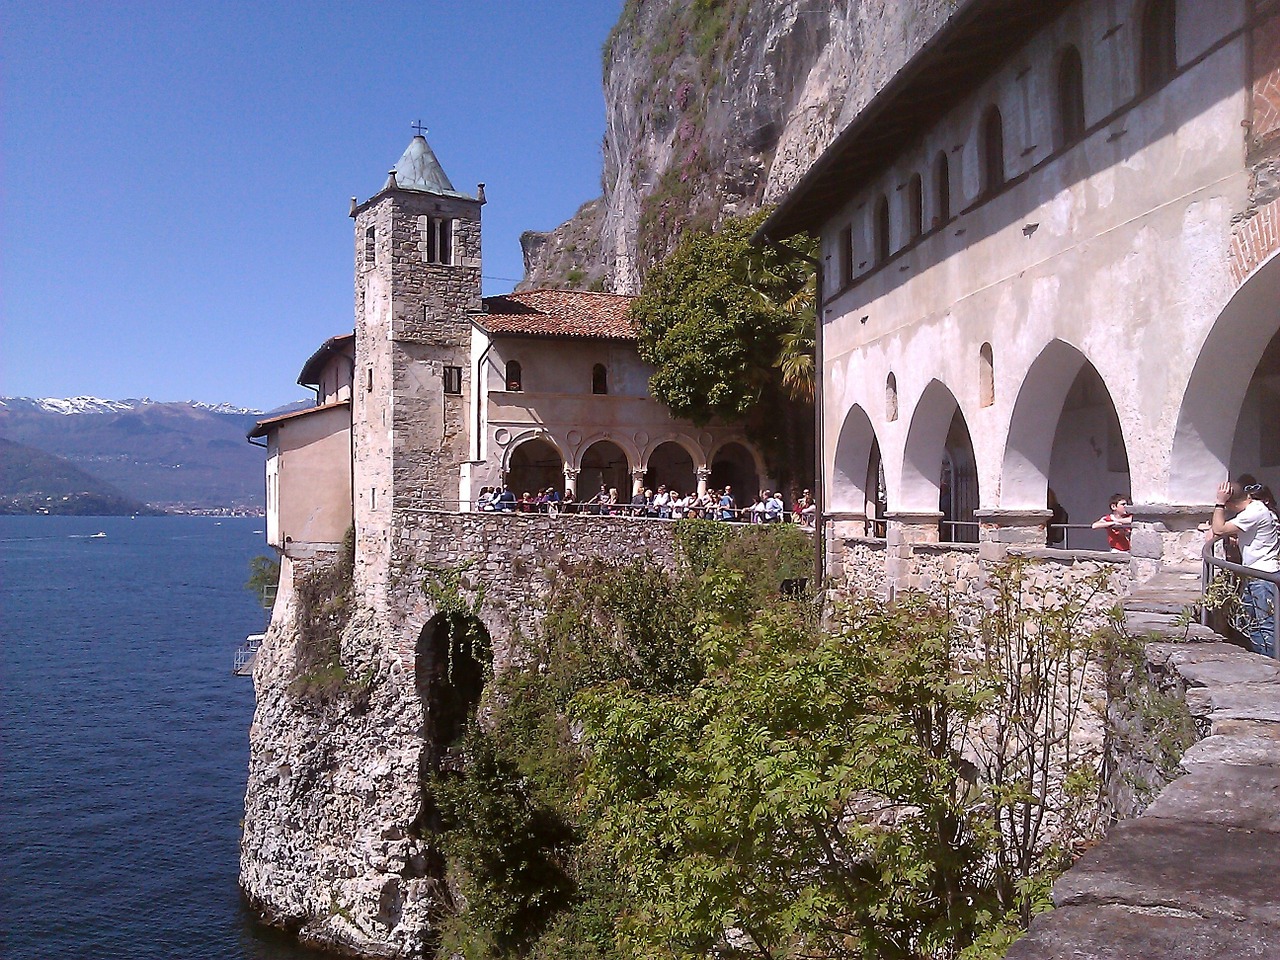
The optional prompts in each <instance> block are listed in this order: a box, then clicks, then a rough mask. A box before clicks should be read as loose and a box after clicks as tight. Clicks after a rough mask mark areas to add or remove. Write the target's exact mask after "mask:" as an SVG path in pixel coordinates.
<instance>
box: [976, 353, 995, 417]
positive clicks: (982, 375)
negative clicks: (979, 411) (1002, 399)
mask: <svg viewBox="0 0 1280 960" xmlns="http://www.w3.org/2000/svg"><path fill="white" fill-rule="evenodd" d="M978 402H979V403H980V404H981V405H982V406H984V407H989V406H991V405H992V404H993V403H995V402H996V370H995V361H994V359H993V358H992V355H991V344H989V343H984V344H983V345H982V349H981V350H979V351H978Z"/></svg>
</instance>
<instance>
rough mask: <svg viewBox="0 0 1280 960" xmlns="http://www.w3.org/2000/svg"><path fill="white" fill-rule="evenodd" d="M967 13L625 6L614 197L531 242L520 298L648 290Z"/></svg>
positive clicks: (776, 2) (608, 170)
mask: <svg viewBox="0 0 1280 960" xmlns="http://www.w3.org/2000/svg"><path fill="white" fill-rule="evenodd" d="M954 9H955V4H954V3H953V2H948V0H920V2H914V3H897V2H893V0H843V2H834V3H821V4H817V3H803V2H798V0H731V2H726V3H724V4H722V5H720V6H718V7H716V8H715V9H713V10H710V11H705V10H700V9H695V6H694V4H693V3H692V0H645V2H643V3H642V2H639V0H628V3H627V4H626V6H625V8H624V10H623V13H622V17H621V19H620V20H619V22H618V24H617V26H616V27H615V28H614V31H613V33H612V34H611V35H610V37H609V41H608V43H607V44H606V45H605V50H604V85H605V112H606V118H605V129H606V132H605V140H604V176H603V184H604V195H603V196H602V197H600V198H599V199H597V200H595V201H592V202H590V203H588V204H586V205H584V206H583V207H582V208H581V209H580V210H579V211H578V213H577V214H575V216H574V217H573V218H572V219H570V220H569V221H567V222H566V223H564V224H562V225H561V226H560V227H558V228H556V229H555V230H553V231H551V232H549V233H544V234H526V235H525V238H524V239H523V240H522V243H523V246H524V251H525V280H524V282H523V283H522V284H521V288H522V289H527V288H530V287H534V286H590V285H592V284H594V285H595V286H596V288H597V289H600V288H602V289H606V290H610V291H613V292H616V293H635V292H637V291H638V289H639V285H640V281H641V279H642V277H643V276H644V274H645V273H646V272H647V270H648V269H649V268H650V267H652V266H653V265H654V264H655V263H656V262H658V261H659V260H661V259H662V257H663V256H664V255H665V254H666V253H667V252H668V251H669V250H671V249H672V247H673V246H674V245H675V242H676V240H677V239H678V237H679V236H680V234H681V233H682V232H683V231H684V230H686V229H690V228H699V227H709V226H712V225H714V224H716V223H717V222H718V221H719V220H720V219H721V218H722V217H724V216H726V215H742V214H746V213H751V212H753V211H755V210H757V209H759V207H760V206H761V205H762V204H767V203H773V202H776V201H777V200H778V199H779V198H780V197H781V196H782V195H783V194H784V193H785V192H786V190H787V189H788V188H789V187H790V186H792V185H793V184H794V183H795V182H796V181H797V180H799V179H800V177H801V176H803V174H804V173H805V171H806V170H808V168H809V166H810V164H812V163H813V161H814V159H816V158H817V156H818V155H819V154H820V153H821V152H822V150H823V148H825V147H826V146H827V144H829V143H830V142H831V140H832V139H833V138H834V137H835V135H836V134H837V133H838V132H839V131H840V130H841V129H843V128H844V126H845V125H846V124H847V123H848V122H849V121H850V120H851V119H852V118H853V117H854V116H855V115H856V114H857V113H858V111H859V110H860V109H861V108H862V107H863V106H865V105H866V103H867V102H868V101H869V100H870V99H871V98H872V97H873V96H874V95H875V94H876V93H877V92H878V91H879V90H880V89H881V88H882V87H883V86H884V85H885V84H886V83H887V82H888V81H889V79H890V78H892V77H893V75H894V74H895V73H896V72H897V71H898V70H899V69H900V68H901V67H902V65H903V64H904V63H906V61H907V60H908V59H909V58H910V57H911V56H912V55H913V54H914V53H915V52H916V51H917V50H918V49H919V48H920V46H921V45H922V44H923V43H924V42H925V41H926V40H927V39H928V38H929V37H930V36H932V35H933V33H934V32H936V31H937V29H938V28H939V27H940V26H942V25H943V24H944V23H945V22H946V20H947V18H948V17H949V16H950V15H951V14H952V12H953V11H954Z"/></svg>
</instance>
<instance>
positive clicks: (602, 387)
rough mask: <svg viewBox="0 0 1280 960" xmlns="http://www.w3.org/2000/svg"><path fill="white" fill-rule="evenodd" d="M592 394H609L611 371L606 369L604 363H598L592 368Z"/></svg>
mask: <svg viewBox="0 0 1280 960" xmlns="http://www.w3.org/2000/svg"><path fill="white" fill-rule="evenodd" d="M591 392H592V393H598V394H604V393H608V392H609V371H608V370H606V369H605V368H604V364H603V363H597V364H596V365H595V366H594V367H592V368H591Z"/></svg>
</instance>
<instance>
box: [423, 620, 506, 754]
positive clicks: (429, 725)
mask: <svg viewBox="0 0 1280 960" xmlns="http://www.w3.org/2000/svg"><path fill="white" fill-rule="evenodd" d="M488 649H489V638H488V634H487V633H486V631H485V629H484V625H483V624H481V623H480V621H479V620H477V619H475V618H474V617H468V616H464V615H462V614H450V615H447V616H443V615H442V616H437V617H435V618H433V619H432V620H431V622H430V623H428V624H427V625H426V627H424V628H423V630H422V635H421V636H420V637H419V638H418V648H417V651H416V657H415V664H414V675H415V681H416V683H415V686H416V687H417V691H418V697H419V698H420V700H421V702H422V707H423V711H422V712H423V721H424V730H423V734H424V736H423V740H424V741H425V742H426V745H427V747H428V754H429V755H428V757H425V758H424V759H425V760H427V763H426V764H424V765H425V766H427V767H429V768H430V767H436V766H438V765H439V763H440V761H441V760H442V759H443V758H444V755H445V752H446V751H447V750H448V748H450V747H452V746H454V745H455V744H456V743H457V742H458V741H459V740H461V739H462V736H463V734H465V733H466V731H467V724H468V723H469V722H471V720H472V718H473V717H474V716H475V712H476V707H477V705H478V704H479V703H480V695H481V693H482V692H483V691H484V683H485V675H486V673H487V671H488V668H489V653H488Z"/></svg>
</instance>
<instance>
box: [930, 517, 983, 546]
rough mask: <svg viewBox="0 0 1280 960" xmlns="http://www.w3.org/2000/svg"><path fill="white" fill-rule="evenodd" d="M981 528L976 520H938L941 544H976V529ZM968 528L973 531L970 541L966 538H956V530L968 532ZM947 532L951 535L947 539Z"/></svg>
mask: <svg viewBox="0 0 1280 960" xmlns="http://www.w3.org/2000/svg"><path fill="white" fill-rule="evenodd" d="M981 526H982V525H981V524H980V523H979V522H978V521H977V520H939V521H938V528H939V529H938V533H939V534H940V535H941V537H942V542H943V543H977V542H978V528H979V527H981ZM970 528H972V529H973V539H972V540H970V539H968V538H967V537H966V538H965V539H964V540H961V539H960V538H959V537H958V536H956V533H957V531H958V530H964V531H968V530H969V529H970ZM948 531H950V533H951V536H949V537H948V536H947V532H948Z"/></svg>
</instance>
